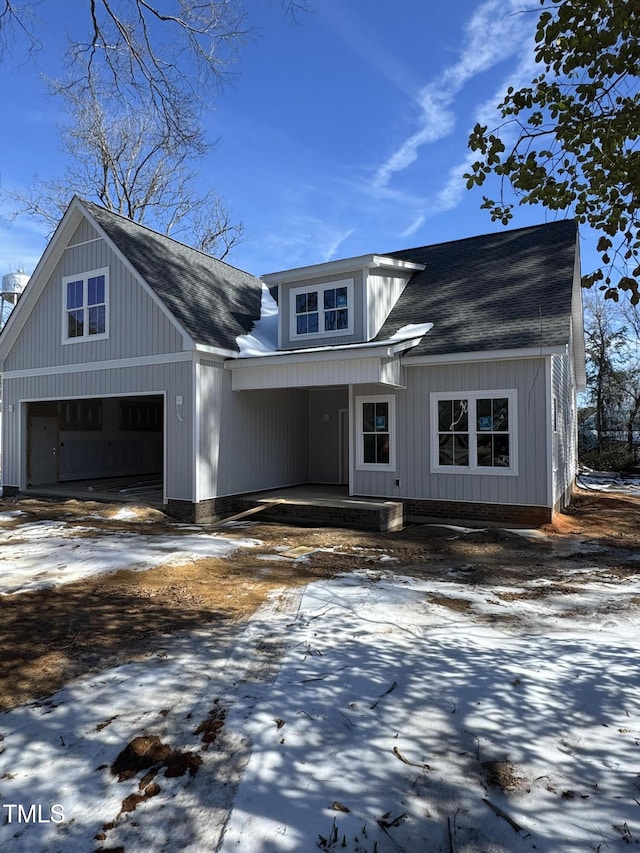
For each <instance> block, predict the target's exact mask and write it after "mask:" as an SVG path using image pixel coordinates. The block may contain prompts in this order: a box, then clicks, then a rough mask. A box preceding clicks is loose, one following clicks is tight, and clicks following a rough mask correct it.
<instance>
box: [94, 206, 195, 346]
mask: <svg viewBox="0 0 640 853" xmlns="http://www.w3.org/2000/svg"><path fill="white" fill-rule="evenodd" d="M78 203H79V204H80V206H81V209H82V211H83V213H84V215H85V216H86V217H87V219H88V220H89V222H90V223H91V225H92V226H93V227H94V228H95V230H96V231H97V232H98V234H100V236H101V237H102V239H103V240H104V241H105V243H106V244H107V246H109V248H110V249H111V251H112V252H113V253H114V255H116V257H117V258H118V259H119V260H120V261H121V263H122V264H123V265H124V266H125V267H126V268H127V269H128V270H129V272H130V273H131V275H132V276H133V277H134V278H135V280H136V281H137V282H138V283H139V284H140V286H141V287H142V289H143V290H144V291H145V293H146V294H147V295H148V296H149V298H150V299H151V301H152V302H154V303H155V304H156V305H157V306H158V308H159V309H160V311H162V313H163V314H164V315H165V317H166V318H167V319H168V320H169V321H170V322H171V323H172V324H173V325H174V326H175V327H176V329H177V330H178V332H179V333H180V335H181V336H182V345H183V347H184V349H193V348H194V347H195V345H196V342H195V341H194V340H193V338H192V337H191V335H190V334H189V333H188V332H187V330H186V329H185V327H184V326H183V325H182V323H181V322H180V321H179V320H178V318H177V317H176V316H175V315H174V314H172V313H171V311H170V310H169V309H168V308H167V306H166V305H165V304H164V302H163V301H162V299H160V297H159V296H158V294H157V293H156V292H155V290H154V289H153V288H152V287H150V286H149V285H148V284H147V282H146V281H145V280H144V277H143V276H142V275H141V273H139V272H138V270H137V269H136V268H135V267H134V266H133V264H132V263H131V262H130V261H129V259H128V258H127V257H126V255H123V254H122V252H121V251H120V249H118V247H117V246H116V245H115V243H114V242H113V241H112V240H111V239H110V237H109V236H108V235H107V233H106V232H105V231H104V229H103V228H102V226H101V225H100V224H99V223H98V222H97V220H96V219H94V217H93V216H92V215H91V214H90V213H89V211H88V210H87V209H86V208H85V207H84V205H83V204H82V202H80V201H79V202H78Z"/></svg>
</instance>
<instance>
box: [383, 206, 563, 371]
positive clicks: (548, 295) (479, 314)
mask: <svg viewBox="0 0 640 853" xmlns="http://www.w3.org/2000/svg"><path fill="white" fill-rule="evenodd" d="M576 246H577V225H576V223H575V221H573V220H562V221H558V222H552V223H549V224H546V225H536V226H532V227H528V228H519V229H517V230H513V231H503V232H498V233H495V234H484V235H481V236H479V237H468V238H466V239H464V240H454V241H451V242H447V243H439V244H437V245H434V246H422V247H419V248H415V249H405V250H403V251H399V252H389V253H387V254H388V256H390V257H392V258H397V259H399V260H405V261H414V262H417V263H421V264H424V265H425V268H424V270H423V271H421V272H416V273H414V275H413V276H412V277H411V279H410V280H409V282H408V284H407V286H406V287H405V289H404V291H403V293H402V295H401V296H400V298H399V299H398V301H397V303H396V305H395V306H394V307H393V308H392V310H391V312H390V314H389V316H388V317H387V320H386V321H385V323H384V324H383V326H382V328H381V329H380V331H379V333H378V335H377V336H376V339H377V340H384V339H386V338H389V337H391V336H392V335H393V334H394V333H395V332H397V331H398V329H400V328H401V327H402V326H405V325H407V324H408V323H415V322H421V321H428V322H430V323H433V329H432V330H431V331H430V332H429V334H428V335H425V336H424V337H423V339H422V341H421V342H420V343H419V344H418V345H417V346H416V347H414V349H412V350H411V353H410V354H411V355H412V356H429V355H444V354H454V353H464V352H484V351H489V350H512V349H521V348H531V347H547V346H566V345H567V344H568V342H569V339H570V324H571V308H572V292H573V284H574V270H575V260H576Z"/></svg>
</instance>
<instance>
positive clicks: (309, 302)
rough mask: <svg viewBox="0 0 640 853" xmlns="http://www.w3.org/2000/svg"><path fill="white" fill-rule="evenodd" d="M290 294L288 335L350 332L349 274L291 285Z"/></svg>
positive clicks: (342, 333)
mask: <svg viewBox="0 0 640 853" xmlns="http://www.w3.org/2000/svg"><path fill="white" fill-rule="evenodd" d="M290 294H291V296H290V299H291V337H292V338H315V337H333V336H335V335H349V334H352V332H353V279H352V278H348V279H341V280H340V281H331V282H325V283H324V284H318V285H305V286H303V287H295V288H293V289H292V290H291V291H290Z"/></svg>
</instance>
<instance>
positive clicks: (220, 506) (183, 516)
mask: <svg viewBox="0 0 640 853" xmlns="http://www.w3.org/2000/svg"><path fill="white" fill-rule="evenodd" d="M166 511H167V515H170V516H172V517H173V518H177V519H179V520H180V521H185V522H187V523H189V524H210V523H211V522H213V521H219V520H220V519H221V518H224V517H225V516H227V515H233V513H234V512H238V510H237V509H236V497H235V496H233V495H231V496H227V497H224V498H210V499H209V500H206V501H200V502H199V503H197V504H194V503H192V502H191V501H179V500H173V499H171V498H169V500H168V501H167V505H166Z"/></svg>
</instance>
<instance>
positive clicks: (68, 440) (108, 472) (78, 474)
mask: <svg viewBox="0 0 640 853" xmlns="http://www.w3.org/2000/svg"><path fill="white" fill-rule="evenodd" d="M26 409H27V411H26V415H27V418H26V422H27V423H26V426H27V444H26V449H27V459H26V462H27V483H28V486H29V487H34V486H41V485H45V484H47V485H48V484H55V483H69V484H71V483H73V482H74V481H75V482H78V481H86V480H91V481H94V480H95V481H100V482H99V483H97V485H98V486H99V485H100V483H103V484H104V483H105V482H106V481H107V480H112V479H113V478H139V477H144V478H145V480H148V481H149V482H153V481H157V482H158V484H160V485H161V484H162V483H163V479H164V464H163V463H164V395H162V394H145V395H136V396H119V397H96V398H82V399H72V400H42V401H32V402H29V403H27V404H26Z"/></svg>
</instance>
